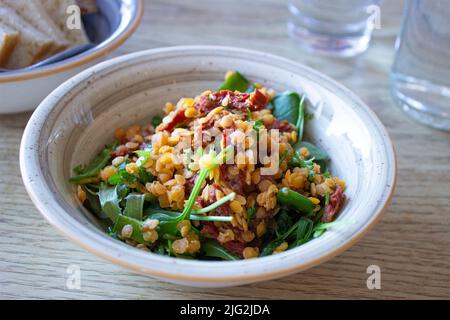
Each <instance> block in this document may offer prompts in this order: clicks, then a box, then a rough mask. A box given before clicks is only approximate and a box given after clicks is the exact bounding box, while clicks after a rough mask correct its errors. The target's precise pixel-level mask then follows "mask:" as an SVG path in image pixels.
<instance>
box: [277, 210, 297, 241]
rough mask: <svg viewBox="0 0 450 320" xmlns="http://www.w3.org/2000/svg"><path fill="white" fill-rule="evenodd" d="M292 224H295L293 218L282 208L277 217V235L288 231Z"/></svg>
mask: <svg viewBox="0 0 450 320" xmlns="http://www.w3.org/2000/svg"><path fill="white" fill-rule="evenodd" d="M292 224H293V222H292V218H291V217H290V216H289V214H288V213H287V211H286V210H282V211H281V212H280V213H279V214H278V218H277V229H276V232H277V235H278V236H280V235H283V234H284V233H286V232H287V231H288V230H289V228H290V227H291V226H292Z"/></svg>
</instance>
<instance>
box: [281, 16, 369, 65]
mask: <svg viewBox="0 0 450 320" xmlns="http://www.w3.org/2000/svg"><path fill="white" fill-rule="evenodd" d="M288 33H289V36H290V38H291V39H292V40H293V41H294V42H295V43H296V44H298V45H299V46H301V47H302V48H304V49H306V50H307V51H309V52H312V53H319V54H323V55H327V56H338V57H353V56H355V55H358V54H360V53H363V52H364V51H366V50H367V48H368V47H369V43H370V38H371V32H366V33H364V34H363V35H361V34H357V35H355V36H348V35H346V36H339V35H330V34H321V33H315V32H312V31H310V30H309V29H307V28H304V27H301V26H299V25H298V24H295V23H294V22H292V21H291V22H289V23H288Z"/></svg>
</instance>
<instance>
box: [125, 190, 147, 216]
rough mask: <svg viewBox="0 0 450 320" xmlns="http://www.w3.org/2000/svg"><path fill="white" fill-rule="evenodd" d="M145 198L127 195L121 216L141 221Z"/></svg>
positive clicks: (133, 194)
mask: <svg viewBox="0 0 450 320" xmlns="http://www.w3.org/2000/svg"><path fill="white" fill-rule="evenodd" d="M145 197H146V194H139V193H132V194H129V195H128V196H127V197H126V198H125V200H126V205H125V210H124V212H123V214H124V215H125V216H127V217H131V218H134V219H136V220H139V221H142V219H143V210H144V202H145Z"/></svg>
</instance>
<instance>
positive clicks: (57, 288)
mask: <svg viewBox="0 0 450 320" xmlns="http://www.w3.org/2000/svg"><path fill="white" fill-rule="evenodd" d="M145 2H146V12H145V17H144V20H143V23H142V25H141V27H140V29H139V30H138V32H137V33H136V34H135V35H134V36H133V37H132V38H131V39H130V40H129V41H128V42H127V43H126V45H124V46H123V47H122V48H121V49H120V50H119V51H118V52H116V55H118V54H124V53H128V52H133V51H136V50H143V49H148V48H155V47H161V46H171V45H186V44H217V45H232V46H240V47H246V48H252V49H257V50H263V51H268V52H272V53H275V54H279V55H282V56H285V57H287V58H291V59H293V60H296V61H299V62H302V63H304V64H306V65H309V66H311V67H313V68H316V69H318V70H320V71H322V72H324V73H326V74H328V75H330V76H331V77H333V78H335V79H337V80H338V81H340V82H342V83H343V84H344V85H346V86H348V87H349V88H350V89H352V90H353V91H354V92H356V93H357V94H358V95H359V96H361V97H362V99H363V100H365V101H366V102H367V103H368V104H369V105H370V106H371V107H372V109H373V110H374V111H375V112H376V113H377V115H378V116H379V117H380V119H381V120H382V121H383V123H384V124H385V125H386V127H387V129H388V131H389V133H390V135H391V137H392V139H393V141H394V144H395V146H396V149H397V154H398V165H399V180H398V185H397V189H396V192H395V197H394V198H393V200H392V203H391V205H390V207H389V209H388V210H387V212H386V213H385V215H384V217H383V218H382V219H381V221H380V222H379V223H378V225H377V226H376V227H375V228H374V229H372V230H371V231H370V232H369V233H368V234H367V235H366V237H365V238H364V239H363V240H362V241H360V242H359V243H358V244H356V245H355V246H354V247H352V248H351V249H350V250H348V251H347V252H345V253H343V254H342V255H340V256H339V257H336V258H335V259H333V260H331V261H329V262H327V263H325V264H323V265H320V266H318V267H315V268H313V269H310V270H308V271H306V272H303V273H299V274H296V275H293V276H290V277H287V278H284V279H280V280H275V281H269V282H264V283H258V284H254V285H249V286H243V287H237V288H227V289H192V288H184V287H180V286H177V285H172V284H167V283H164V282H161V281H157V280H154V279H152V278H149V277H146V276H141V275H137V274H134V273H131V272H128V271H127V270H124V269H121V268H119V267H117V266H114V265H112V264H110V263H108V262H106V261H103V260H101V259H99V258H97V257H96V256H94V255H92V254H90V253H88V252H86V251H84V250H82V249H81V248H79V247H78V246H76V245H75V244H72V243H71V242H69V241H68V240H66V239H64V238H63V237H62V236H61V235H60V234H58V232H57V231H56V230H55V229H54V228H53V227H51V226H50V225H49V224H48V223H47V222H46V221H45V220H44V218H42V216H41V215H40V214H39V213H38V211H37V210H36V209H35V207H34V206H33V204H32V203H31V201H30V199H29V197H28V195H27V193H26V192H25V188H24V186H23V183H22V179H21V177H20V172H19V162H18V152H19V143H20V138H21V135H22V131H23V129H24V127H25V125H26V123H27V120H28V118H29V117H30V114H29V113H28V114H17V115H11V116H0V195H1V197H0V252H1V254H0V298H89V299H91V298H137V299H141V298H146V299H177V298H178V299H180V298H191V299H216V298H283V299H303V298H312V299H316V298H433V297H438V298H450V233H449V230H450V199H449V193H450V184H449V180H450V134H449V133H444V132H439V131H434V130H431V129H429V128H426V127H423V126H421V125H419V124H416V123H414V122H413V121H411V120H410V119H408V118H407V117H406V116H405V115H404V114H403V113H402V112H401V111H400V110H399V109H398V108H397V107H395V105H394V103H393V101H392V99H391V97H390V95H389V84H388V74H389V69H390V66H391V62H392V58H393V53H394V41H395V36H396V33H397V32H398V28H399V24H400V12H401V3H399V2H397V1H385V3H386V5H385V6H383V7H382V11H381V23H382V25H381V27H382V28H381V29H380V30H376V31H375V34H374V38H373V42H372V44H371V47H370V48H369V50H368V51H367V52H366V53H365V54H363V55H362V56H360V57H358V58H356V59H348V60H341V59H332V58H323V57H319V56H316V55H310V54H307V53H305V52H303V51H302V50H300V49H299V48H297V47H296V46H295V44H294V43H292V42H291V41H290V40H289V39H288V37H287V35H286V20H287V17H288V12H287V10H286V3H285V2H284V1H280V0H258V1H257V2H255V1H250V0H233V1H230V0H227V1H218V0H196V1H183V0H170V1H169V0H153V1H151V2H150V1H145ZM256 3H257V4H256ZM0 99H1V98H0ZM0 103H1V102H0ZM373 264H375V265H378V266H380V268H381V290H369V289H367V286H366V280H367V277H368V276H369V275H368V274H367V273H366V269H367V267H368V266H369V265H373ZM69 265H78V266H80V268H81V289H80V290H69V289H67V288H66V278H67V274H66V270H67V267H68V266H69Z"/></svg>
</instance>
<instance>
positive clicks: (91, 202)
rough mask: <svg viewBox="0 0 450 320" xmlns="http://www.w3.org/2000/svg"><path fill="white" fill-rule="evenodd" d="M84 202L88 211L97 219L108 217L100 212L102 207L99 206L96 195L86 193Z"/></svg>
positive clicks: (89, 192)
mask: <svg viewBox="0 0 450 320" xmlns="http://www.w3.org/2000/svg"><path fill="white" fill-rule="evenodd" d="M86 189H87V188H86ZM86 200H87V206H88V207H89V209H90V211H92V212H93V213H94V214H95V215H96V216H97V217H98V218H99V219H108V216H107V215H106V214H105V213H104V212H103V211H102V206H101V205H100V200H99V199H98V195H97V193H93V192H91V191H87V192H86Z"/></svg>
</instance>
